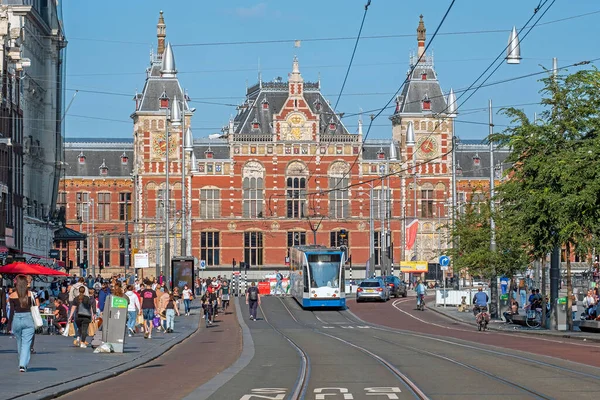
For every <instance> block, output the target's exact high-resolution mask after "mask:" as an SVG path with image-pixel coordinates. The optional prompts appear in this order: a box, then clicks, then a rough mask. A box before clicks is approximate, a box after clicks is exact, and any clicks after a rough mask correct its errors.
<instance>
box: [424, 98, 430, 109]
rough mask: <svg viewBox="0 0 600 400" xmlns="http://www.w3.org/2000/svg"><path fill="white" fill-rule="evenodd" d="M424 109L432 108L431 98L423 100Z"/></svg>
mask: <svg viewBox="0 0 600 400" xmlns="http://www.w3.org/2000/svg"><path fill="white" fill-rule="evenodd" d="M423 110H425V111H428V110H431V100H423Z"/></svg>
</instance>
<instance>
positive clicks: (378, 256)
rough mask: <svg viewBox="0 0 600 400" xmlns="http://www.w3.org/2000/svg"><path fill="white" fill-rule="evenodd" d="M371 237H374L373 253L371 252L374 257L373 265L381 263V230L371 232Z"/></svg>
mask: <svg viewBox="0 0 600 400" xmlns="http://www.w3.org/2000/svg"><path fill="white" fill-rule="evenodd" d="M373 239H374V243H375V246H374V248H375V249H374V250H375V251H374V254H373V258H374V260H373V261H374V263H375V265H381V255H382V254H381V231H375V232H373Z"/></svg>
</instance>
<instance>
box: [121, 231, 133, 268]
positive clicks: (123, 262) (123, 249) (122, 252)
mask: <svg viewBox="0 0 600 400" xmlns="http://www.w3.org/2000/svg"><path fill="white" fill-rule="evenodd" d="M127 241H128V242H129V243H128V244H127V245H128V246H129V247H128V250H129V256H130V259H129V263H130V264H131V236H129V235H128V237H127ZM119 265H120V266H121V267H124V266H125V234H122V235H119Z"/></svg>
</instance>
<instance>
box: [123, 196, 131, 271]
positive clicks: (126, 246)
mask: <svg viewBox="0 0 600 400" xmlns="http://www.w3.org/2000/svg"><path fill="white" fill-rule="evenodd" d="M128 205H129V203H128V202H127V195H125V243H124V245H123V247H124V250H125V274H127V272H128V271H129V263H130V259H129V213H128V212H127V206H128Z"/></svg>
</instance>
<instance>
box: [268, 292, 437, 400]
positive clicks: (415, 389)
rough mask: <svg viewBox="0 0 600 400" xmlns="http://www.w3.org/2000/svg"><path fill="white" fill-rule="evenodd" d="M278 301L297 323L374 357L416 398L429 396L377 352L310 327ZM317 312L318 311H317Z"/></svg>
mask: <svg viewBox="0 0 600 400" xmlns="http://www.w3.org/2000/svg"><path fill="white" fill-rule="evenodd" d="M278 299H279V301H280V302H281V304H282V305H283V307H284V308H285V309H286V311H287V312H288V314H289V315H290V316H291V318H292V319H293V320H294V321H295V322H296V323H298V324H299V325H302V326H303V327H305V328H307V329H309V330H311V331H313V332H315V333H318V334H320V335H323V336H326V337H329V338H331V339H334V340H337V341H339V342H341V343H343V344H345V345H347V346H350V347H352V348H354V349H356V350H359V351H360V352H362V353H363V354H366V355H367V356H369V357H371V358H373V359H375V360H376V361H377V362H378V363H380V364H381V365H383V366H384V367H385V368H386V369H387V370H388V371H390V373H391V374H392V375H394V376H395V377H396V378H397V379H398V380H399V381H400V382H401V383H402V384H403V385H404V386H405V387H406V388H407V389H408V390H409V391H410V393H412V394H413V396H414V397H415V398H417V399H420V400H429V397H428V396H427V395H426V394H425V393H424V392H423V391H422V390H421V389H420V388H419V387H418V386H417V385H416V384H415V383H414V382H413V381H412V380H410V378H408V377H407V376H406V375H404V374H403V373H402V372H401V371H400V370H398V369H397V368H396V367H395V366H394V365H393V364H392V363H391V362H389V361H387V360H386V359H384V358H382V357H380V356H378V355H377V354H375V353H373V352H371V351H369V350H368V349H366V348H365V347H362V346H359V345H357V344H355V343H352V342H350V341H348V340H345V339H342V338H340V337H338V336H335V335H331V334H329V333H325V332H322V331H321V330H319V329H317V328H314V327H311V326H309V325H308V324H306V323H303V322H301V321H299V320H298V319H297V318H296V317H295V316H294V313H293V312H292V311H291V310H290V309H289V307H288V306H287V305H286V304H285V302H284V301H283V300H282V299H281V298H279V297H278ZM311 312H312V314H313V316H314V317H315V318H316V319H317V320H318V321H319V322H321V323H327V322H326V321H324V320H323V319H322V318H320V317H319V316H318V315H317V314H316V312H315V311H311ZM317 312H318V311H317ZM340 315H342V316H343V317H344V318H345V319H346V320H348V321H350V322H353V321H352V320H350V319H349V318H348V317H347V316H345V315H343V314H341V313H340Z"/></svg>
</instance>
